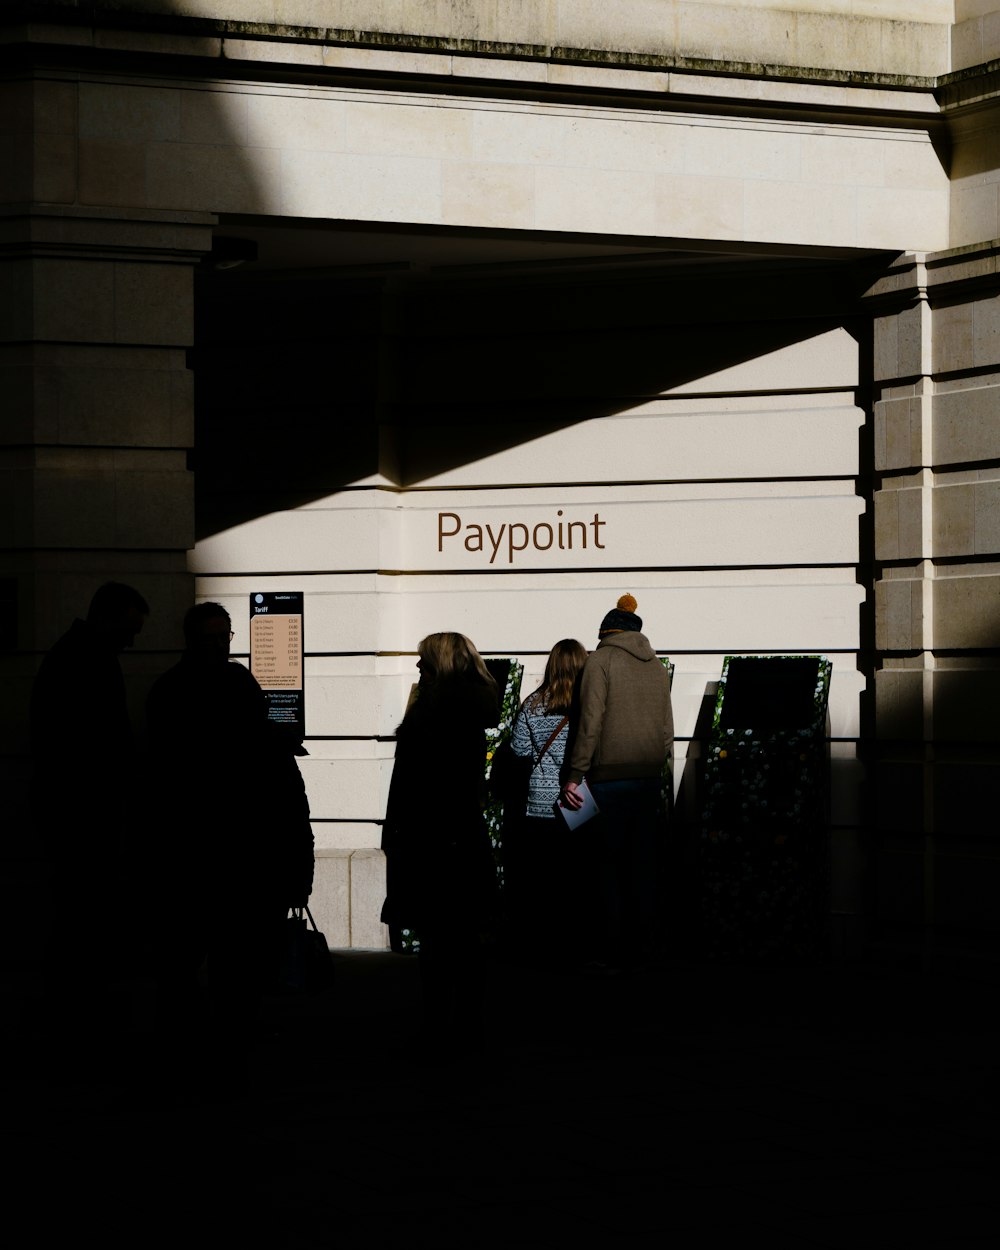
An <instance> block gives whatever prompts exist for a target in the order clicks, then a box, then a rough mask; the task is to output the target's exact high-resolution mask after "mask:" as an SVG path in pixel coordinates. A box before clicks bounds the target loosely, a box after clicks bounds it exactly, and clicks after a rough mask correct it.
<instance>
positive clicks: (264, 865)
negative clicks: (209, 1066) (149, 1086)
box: [146, 603, 313, 1044]
mask: <svg viewBox="0 0 1000 1250" xmlns="http://www.w3.org/2000/svg"><path fill="white" fill-rule="evenodd" d="M184 638H185V644H186V645H185V650H184V654H183V655H182V657H181V659H180V661H179V662H178V663H177V664H176V665H174V667H173V668H171V669H169V670H168V671H167V672H166V673H164V674H163V676H162V677H160V678H159V679H158V680H157V682H156V683H155V684H154V686H153V688H152V690H151V691H150V694H149V699H148V701H147V705H146V718H147V724H148V729H149V748H150V756H151V763H150V772H151V778H152V782H153V794H154V806H155V808H156V811H157V813H158V829H159V836H158V839H157V847H156V865H157V874H156V875H157V879H158V885H159V890H158V893H159V906H158V907H157V908H155V913H156V914H155V918H154V924H155V925H156V927H157V930H158V938H159V941H158V947H159V950H160V960H161V977H162V980H163V983H164V986H165V991H166V996H167V1000H168V1002H170V1001H173V1004H174V1008H175V1009H176V1010H177V1011H178V1012H180V1013H181V1014H182V1015H183V1003H184V1001H185V999H187V1000H188V1003H189V1004H190V1001H191V996H192V995H193V994H194V990H195V985H196V979H197V977H198V974H199V971H202V970H207V984H208V990H209V1001H210V1004H211V1008H212V1018H213V1021H214V1023H215V1026H216V1029H217V1031H218V1032H219V1033H220V1034H221V1035H222V1040H223V1043H224V1044H225V1043H226V1042H228V1041H232V1040H233V1039H237V1040H245V1038H246V1036H247V1034H248V1032H249V1030H250V1029H251V1028H252V1027H253V1024H254V1020H255V1016H256V1011H257V1007H258V1004H259V998H260V994H261V992H262V989H263V988H264V987H265V985H266V983H267V981H268V978H269V976H270V975H271V973H272V972H273V970H274V969H275V967H276V964H277V961H278V959H279V957H280V953H281V947H282V942H283V934H284V928H285V925H284V921H285V918H286V916H287V914H288V909H289V908H290V907H294V906H302V905H303V904H305V903H306V901H307V900H308V898H309V894H310V891H311V889H312V875H313V839H312V830H311V826H310V823H309V804H308V800H307V798H306V792H305V786H304V784H303V781H302V776H301V773H300V772H299V768H298V764H297V763H296V760H295V754H296V753H297V748H298V744H297V743H296V742H294V741H292V740H291V739H289V738H288V737H287V736H286V732H285V731H284V730H283V729H282V728H281V727H279V726H277V725H274V724H272V723H271V722H270V721H269V720H268V716H267V703H266V700H265V697H264V693H263V691H262V690H261V688H260V685H259V684H258V682H257V680H256V678H255V677H254V676H253V675H252V674H251V673H250V672H249V671H248V670H247V669H246V668H244V667H243V665H242V664H238V663H235V662H231V661H230V659H229V645H230V642H231V640H232V624H231V621H230V618H229V614H228V613H227V612H226V610H225V608H223V607H222V606H221V605H220V604H217V603H201V604H198V605H196V606H195V607H193V608H191V609H190V610H189V611H188V613H187V615H186V616H185V618H184ZM298 749H300V748H298ZM303 753H304V752H303ZM203 966H204V967H203Z"/></svg>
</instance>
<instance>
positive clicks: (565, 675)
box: [532, 638, 587, 715]
mask: <svg viewBox="0 0 1000 1250" xmlns="http://www.w3.org/2000/svg"><path fill="white" fill-rule="evenodd" d="M586 663H587V648H586V647H585V646H584V645H583V643H582V642H578V641H577V640H576V639H575V638H563V639H561V640H560V641H559V642H557V643H556V645H555V646H554V647H553V648H552V650H551V651H550V652H549V658H548V660H546V662H545V676H544V677H543V678H542V684H541V685H540V686H539V688H538V689H537V690H536V691H535V693H534V694H533V695H532V706H536V707H537V706H542V705H544V707H545V710H546V711H547V712H549V713H553V712H558V713H560V714H561V715H566V714H567V713H568V712H569V710H570V705H571V703H572V702H573V690H574V689H575V687H576V680H577V678H578V677H579V676H580V672H581V671H582V669H583V666H584V664H586Z"/></svg>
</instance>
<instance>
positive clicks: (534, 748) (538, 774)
mask: <svg viewBox="0 0 1000 1250" xmlns="http://www.w3.org/2000/svg"><path fill="white" fill-rule="evenodd" d="M530 703H531V696H529V697H528V698H527V699H526V700H525V701H524V702H523V703H522V704H521V708H520V711H519V712H518V714H517V716H516V718H515V720H514V729H513V732H512V734H511V748H512V750H513V752H514V754H515V755H530V756H531V758H532V759H533V760H535V761H537V760H538V756H539V755H540V754H541V751H542V748H543V747H544V746H545V744H546V742H548V740H549V738H550V737H551V735H552V731H553V730H554V729H555V727H556V726H557V725H558V724H559V722H560V721H561V720H562V719H563V713H562V712H553V713H549V712H548V711H546V709H545V708H544V707H541V708H531V707H529V704H530ZM568 736H569V724H568V723H567V724H565V725H563V727H562V729H561V730H560V731H559V733H558V734H557V735H556V737H555V738H554V739H553V742H552V745H551V746H550V747H549V749H548V750H547V751H546V752H545V754H544V755H543V756H542V760H541V763H537V762H536V764H535V767H534V768H533V769H532V771H531V780H530V781H529V782H528V803H527V809H526V810H527V814H528V815H529V816H538V817H542V818H543V819H551V820H555V818H556V814H555V812H554V811H553V810H552V807H553V804H554V803H555V801H556V799H557V798H558V797H559V788H560V785H561V780H560V775H559V774H560V770H561V768H562V763H563V757H564V756H565V754H566V741H567V738H568Z"/></svg>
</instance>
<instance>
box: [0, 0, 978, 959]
mask: <svg viewBox="0 0 1000 1250" xmlns="http://www.w3.org/2000/svg"><path fill="white" fill-rule="evenodd" d="M0 66H2V73H0V100H2V106H0V107H2V112H0V144H2V153H3V159H2V160H0V230H2V239H3V247H2V251H0V274H2V279H0V281H2V286H0V290H2V303H0V370H2V377H3V390H2V393H3V396H4V403H3V421H2V424H0V440H2V449H0V465H2V480H3V491H2V500H3V511H2V516H3V526H2V529H0V602H2V603H3V607H4V612H3V614H2V615H3V641H4V648H3V664H4V672H5V679H4V684H5V688H6V690H7V692H8V710H7V714H6V715H5V717H4V718H3V733H4V745H3V758H4V766H5V772H6V788H7V792H8V794H9V795H11V796H12V797H11V801H10V808H11V811H12V813H13V815H14V818H15V819H22V820H23V819H26V817H25V815H24V813H21V812H19V809H18V803H19V795H20V790H19V785H18V781H19V778H20V777H22V776H23V768H24V753H25V721H26V706H27V697H28V691H29V689H30V683H31V678H32V675H33V672H34V670H35V668H36V667H37V663H38V660H39V657H40V656H41V654H43V653H44V651H45V649H46V648H47V647H48V646H49V645H50V644H51V642H52V641H53V640H54V639H55V637H57V636H58V634H59V633H60V632H61V631H62V630H63V629H64V628H65V626H66V624H67V622H68V621H69V620H70V619H71V618H72V616H73V615H74V614H76V613H78V612H80V611H81V610H82V607H83V606H84V605H85V603H86V601H87V599H88V597H89V594H90V592H91V591H92V590H93V588H94V587H95V586H96V585H97V584H99V583H100V582H102V581H104V580H107V579H108V578H109V577H115V578H121V579H123V580H127V581H130V582H132V583H134V584H135V585H136V586H138V587H139V589H140V590H142V591H143V593H144V594H145V595H146V597H147V598H148V599H149V601H150V603H151V604H152V605H153V608H154V613H153V616H152V618H151V622H150V626H149V628H148V630H147V631H146V632H145V633H144V634H143V636H142V639H141V646H140V647H139V648H138V649H137V650H136V651H135V652H134V653H131V654H129V655H128V656H127V657H126V661H125V663H126V666H127V669H128V677H129V680H130V683H131V689H132V693H133V697H134V699H135V705H136V712H137V720H138V721H139V722H140V723H141V706H142V696H143V693H144V691H145V689H146V688H148V685H149V683H150V682H151V681H152V679H153V678H154V677H155V675H156V674H157V673H158V672H160V671H162V669H163V668H164V667H165V666H166V665H167V664H168V663H170V662H171V660H172V658H173V655H174V653H175V651H176V648H177V647H178V645H179V638H178V634H179V620H180V616H181V614H182V612H183V610H184V608H185V607H186V606H187V605H188V604H189V603H190V602H191V601H192V599H193V597H195V596H198V597H201V598H213V599H219V600H221V601H222V602H223V603H225V604H226V605H227V606H228V607H229V609H230V611H231V612H232V615H233V619H234V622H235V625H236V629H237V639H236V642H235V644H234V650H235V651H236V652H237V653H240V652H242V653H244V654H245V653H246V651H247V648H248V625H247V615H248V609H247V604H248V596H249V595H250V594H251V593H252V592H255V591H260V590H275V591H280V590H287V589H293V590H301V591H304V592H305V595H306V605H307V606H306V625H305V629H306V677H307V685H306V707H307V732H308V734H309V743H308V745H309V748H310V757H309V759H308V760H306V761H304V762H303V772H304V774H305V776H306V781H307V785H308V788H309V793H310V799H311V804H312V809H313V814H314V817H315V830H316V837H317V845H318V846H319V847H320V872H319V874H318V884H317V896H316V897H317V902H318V904H319V911H320V913H321V916H322V919H323V922H324V925H325V927H326V930H327V933H328V936H330V938H331V940H332V941H334V942H335V943H336V944H338V945H344V946H346V945H355V946H379V945H382V944H384V941H385V934H384V932H383V930H382V927H381V926H380V924H379V922H378V903H379V901H380V895H381V874H382V862H381V857H380V853H379V851H378V849H377V848H378V844H379V821H380V818H381V815H382V813H383V811H384V801H385V793H386V789H387V782H388V774H389V771H390V769H391V761H392V752H393V744H392V736H393V732H394V728H395V725H396V724H397V722H398V720H399V718H400V715H401V713H402V709H403V707H404V704H405V698H406V694H407V691H408V689H409V685H410V681H411V679H412V676H413V659H414V657H413V652H414V649H415V646H416V643H417V641H418V640H419V638H421V637H422V636H423V635H424V634H426V633H428V632H431V631H433V630H436V629H458V630H461V631H462V632H464V633H467V634H468V635H469V636H470V637H472V638H473V639H474V641H475V642H476V643H477V645H479V647H480V649H481V650H482V651H483V652H484V653H487V654H501V655H516V656H518V657H520V658H522V659H523V660H524V662H525V666H526V675H525V678H526V682H530V681H532V680H533V679H534V678H537V676H538V675H540V671H541V667H542V664H543V662H544V656H545V653H546V652H547V651H548V648H549V647H550V646H551V644H552V643H553V642H554V641H555V640H556V639H558V638H560V637H564V636H577V637H580V638H581V639H582V640H583V641H584V642H586V643H588V644H592V643H593V641H594V638H595V633H596V627H597V623H598V622H599V620H600V618H601V616H602V615H603V613H604V611H605V610H606V609H607V608H608V607H609V606H610V605H611V604H612V603H613V601H614V600H615V599H616V598H617V596H618V594H619V593H621V592H622V591H624V590H630V591H631V592H632V593H633V594H635V595H636V597H637V599H638V601H639V605H640V612H641V614H642V615H643V616H644V618H645V620H646V622H647V632H648V633H649V635H650V638H651V640H652V641H653V644H654V646H656V648H657V649H658V650H659V651H661V652H663V653H664V654H667V655H669V656H670V657H671V659H672V660H673V662H674V664H675V678H674V701H675V708H676V718H677V722H678V733H679V736H680V740H679V744H678V752H679V756H680V759H679V764H680V767H679V768H678V775H679V776H681V775H683V773H684V762H685V761H684V757H685V754H686V753H687V752H688V750H689V744H691V743H693V744H694V745H693V747H691V749H690V755H691V759H692V761H693V760H694V757H695V755H696V752H697V740H698V736H699V724H700V720H699V718H700V717H701V715H702V713H703V710H704V707H705V705H706V700H708V699H710V697H711V693H712V684H713V682H714V681H715V680H716V679H717V678H718V675H719V670H720V667H721V661H722V657H723V656H724V655H726V654H746V653H787V652H791V653H813V652H821V653H823V654H825V655H828V656H830V657H831V659H832V660H833V663H834V675H833V682H832V687H831V721H830V734H831V754H832V761H833V781H834V785H833V813H832V819H833V832H832V866H833V876H832V881H833V889H832V909H833V912H834V914H835V917H836V923H835V927H834V933H835V940H836V941H837V942H838V943H839V944H840V946H841V947H843V948H846V949H854V948H855V947H856V945H857V943H858V942H859V941H860V940H861V937H862V935H863V933H864V931H865V929H866V927H870V926H872V925H875V926H878V927H879V928H880V930H881V931H883V932H889V931H895V930H897V929H898V930H904V929H910V930H914V931H916V930H919V929H920V928H921V927H924V928H925V929H927V930H928V931H931V930H933V931H936V932H941V933H944V932H949V933H958V934H962V935H964V936H966V937H968V938H970V939H973V938H975V939H978V938H982V937H983V936H984V935H988V934H990V933H993V932H995V930H996V924H997V922H996V920H995V919H994V912H995V909H994V908H993V906H992V901H993V898H994V897H995V895H996V893H997V888H998V886H1000V872H998V868H1000V844H998V840H997V836H996V834H995V832H994V827H993V822H992V820H991V819H990V818H989V816H988V812H989V810H990V808H989V802H988V799H989V797H991V796H992V794H993V792H994V788H995V785H996V781H997V776H998V772H997V763H998V733H997V730H996V728H995V726H994V720H993V716H992V711H991V708H992V695H993V693H994V691H995V689H996V688H997V687H998V686H1000V647H998V644H997V641H996V637H995V635H996V634H997V633H998V632H1000V421H998V418H997V401H998V390H997V387H998V383H1000V275H998V272H997V258H998V255H1000V243H998V242H997V239H998V237H1000V221H998V214H1000V201H998V189H1000V127H998V125H997V116H998V98H1000V8H998V7H997V5H996V4H995V3H994V0H920V2H919V3H916V0H802V2H799V3H793V0H784V2H783V3H782V2H781V0H712V2H707V0H706V2H704V3H695V2H688V0H613V2H612V3H607V2H605V3H601V4H592V3H587V2H584V0H489V3H483V2H480V3H476V2H475V0H467V2H464V3H463V2H462V0H454V2H452V3H426V2H423V0H398V2H395V3H390V2H389V0H268V2H267V3H265V2H264V0H240V2H237V0H88V2H87V3H83V2H82V0H81V2H79V3H78V2H76V0H37V2H30V0H29V2H24V3H18V2H14V3H10V4H7V5H6V6H5V7H4V8H3V10H2V12H0ZM240 262H242V263H240ZM560 525H565V527H566V528H565V530H564V531H561V530H560V529H559V527H560ZM560 536H561V537H562V539H563V542H562V543H560ZM570 540H572V541H570ZM689 771H690V770H689ZM238 853H239V847H238V838H237V837H236V836H235V834H234V854H238Z"/></svg>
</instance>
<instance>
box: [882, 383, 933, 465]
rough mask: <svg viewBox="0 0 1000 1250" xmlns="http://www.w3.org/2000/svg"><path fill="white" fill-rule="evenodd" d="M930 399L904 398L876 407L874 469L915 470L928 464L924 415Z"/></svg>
mask: <svg viewBox="0 0 1000 1250" xmlns="http://www.w3.org/2000/svg"><path fill="white" fill-rule="evenodd" d="M929 402H930V401H929V399H928V398H927V397H924V396H919V395H916V396H907V397H905V398H899V399H883V400H880V401H878V402H877V403H876V404H875V467H876V469H879V470H883V471H884V470H887V469H906V468H917V467H922V466H924V465H929V464H930V463H931V449H930V448H929V447H925V446H924V439H923V413H924V409H925V406H926V405H927V404H928V403H929Z"/></svg>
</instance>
